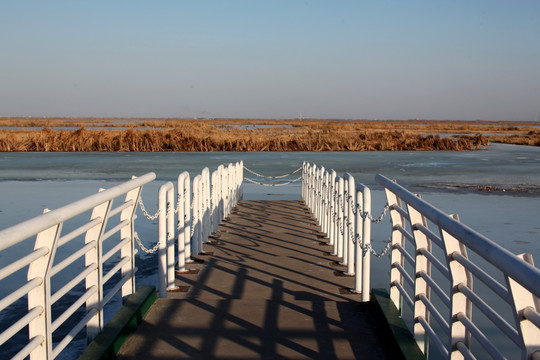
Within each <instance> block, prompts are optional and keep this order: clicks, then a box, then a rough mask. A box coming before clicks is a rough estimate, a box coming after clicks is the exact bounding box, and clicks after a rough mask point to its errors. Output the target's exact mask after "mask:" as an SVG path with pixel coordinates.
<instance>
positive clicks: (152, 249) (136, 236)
mask: <svg viewBox="0 0 540 360" xmlns="http://www.w3.org/2000/svg"><path fill="white" fill-rule="evenodd" d="M133 237H134V238H135V241H137V244H139V247H140V248H141V250H142V251H144V252H145V253H147V254H153V253H155V252H156V251H158V249H159V241H158V242H157V243H156V245H154V247H153V248H151V249H147V248H146V247H145V246H144V245H143V244H142V242H141V239H140V238H139V234H137V232H136V231H134V232H133Z"/></svg>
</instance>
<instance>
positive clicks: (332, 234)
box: [328, 169, 337, 255]
mask: <svg viewBox="0 0 540 360" xmlns="http://www.w3.org/2000/svg"><path fill="white" fill-rule="evenodd" d="M336 175H337V174H336V172H335V171H334V170H333V169H332V170H330V180H329V184H328V203H329V207H328V245H334V244H335V242H336V222H335V214H336ZM333 255H335V251H334V254H333Z"/></svg>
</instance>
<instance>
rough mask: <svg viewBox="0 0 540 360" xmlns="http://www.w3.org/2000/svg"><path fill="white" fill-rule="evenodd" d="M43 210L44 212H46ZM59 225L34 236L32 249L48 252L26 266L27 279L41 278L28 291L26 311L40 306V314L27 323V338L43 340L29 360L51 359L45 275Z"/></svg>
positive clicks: (48, 301) (49, 315) (49, 312)
mask: <svg viewBox="0 0 540 360" xmlns="http://www.w3.org/2000/svg"><path fill="white" fill-rule="evenodd" d="M48 211H49V210H48V209H45V210H44V213H46V212H48ZM60 227H61V226H60V225H59V224H57V225H55V226H52V227H50V228H49V229H47V230H43V231H42V232H40V233H39V234H38V235H37V237H36V242H35V244H34V250H37V249H39V248H42V247H44V248H46V249H48V250H49V251H48V253H47V254H45V255H43V256H42V257H40V258H38V259H36V260H34V261H33V262H32V263H31V264H30V265H29V267H28V274H27V278H28V280H32V279H35V278H38V279H41V280H42V282H41V284H40V285H39V286H38V287H36V288H35V289H33V290H31V291H30V292H29V293H28V311H31V310H33V309H35V308H41V314H40V315H39V316H38V317H37V318H35V319H33V320H32V321H30V323H29V324H28V332H29V338H30V339H32V338H34V337H36V336H43V338H44V341H43V342H42V343H41V344H40V346H38V347H37V348H35V349H34V350H33V351H32V352H31V353H30V359H31V360H41V359H52V358H53V357H52V326H51V303H50V298H51V281H50V278H49V276H47V272H48V269H49V268H50V266H51V264H50V263H51V259H53V258H54V254H53V252H54V248H55V246H54V243H55V242H56V240H57V237H58V235H57V234H58V231H59V229H60Z"/></svg>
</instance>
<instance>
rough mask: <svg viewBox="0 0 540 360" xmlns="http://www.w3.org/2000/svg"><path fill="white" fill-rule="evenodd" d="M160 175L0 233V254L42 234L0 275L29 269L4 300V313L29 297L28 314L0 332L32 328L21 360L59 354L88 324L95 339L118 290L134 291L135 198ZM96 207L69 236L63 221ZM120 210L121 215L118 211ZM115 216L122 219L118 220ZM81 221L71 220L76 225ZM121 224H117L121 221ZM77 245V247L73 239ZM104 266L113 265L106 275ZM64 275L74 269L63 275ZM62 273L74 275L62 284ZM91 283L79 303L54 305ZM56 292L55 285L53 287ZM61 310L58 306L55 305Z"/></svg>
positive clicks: (5, 335) (1, 337) (0, 306)
mask: <svg viewBox="0 0 540 360" xmlns="http://www.w3.org/2000/svg"><path fill="white" fill-rule="evenodd" d="M154 179H155V174H154V173H149V174H146V175H143V176H141V177H139V178H135V179H133V180H131V181H127V182H125V183H123V184H120V185H117V186H115V187H113V188H111V189H108V190H101V191H100V192H99V193H97V194H95V195H92V196H89V197H86V198H84V199H82V200H79V201H76V202H73V203H71V204H69V205H66V206H63V207H61V208H58V209H56V210H52V211H46V212H45V213H44V214H43V215H40V216H37V217H35V218H33V219H30V220H27V221H24V222H22V223H20V224H18V225H14V226H12V227H10V228H7V229H4V230H1V231H0V252H1V251H4V250H7V251H9V250H10V249H11V247H12V246H15V245H17V244H19V243H22V242H23V241H25V240H27V239H31V238H32V237H34V236H35V237H36V239H35V242H34V247H33V249H34V250H33V251H32V252H31V253H30V254H28V255H25V256H22V257H21V258H20V259H17V260H14V261H13V262H11V263H10V264H7V265H6V266H5V267H4V268H2V269H1V270H0V274H1V276H0V278H7V277H9V276H11V275H12V274H14V273H15V272H16V271H19V270H21V269H24V268H25V267H27V266H28V270H27V282H26V283H24V284H22V285H20V286H19V288H18V289H16V290H14V291H13V292H12V293H11V294H9V295H7V296H6V297H4V298H3V299H1V300H0V310H5V309H6V307H7V306H9V305H10V304H13V303H14V302H15V301H17V300H20V299H21V298H23V297H25V296H27V303H28V312H27V313H26V314H25V315H22V317H21V318H20V319H18V320H17V321H15V322H14V323H13V324H12V325H11V326H9V327H8V328H7V329H5V330H4V331H3V332H2V334H0V344H3V343H4V342H6V341H7V340H9V339H10V338H11V337H12V336H13V335H15V334H16V333H17V332H18V331H19V330H20V329H23V328H24V327H25V326H28V343H27V344H26V345H25V346H24V347H23V348H22V349H21V350H20V351H19V352H18V354H16V355H15V358H26V357H27V356H29V357H30V359H53V358H54V357H56V356H57V355H58V354H60V353H61V352H62V350H63V349H64V348H65V347H66V346H67V345H68V344H69V343H70V342H71V340H72V339H73V338H74V337H75V336H76V335H77V334H78V333H79V332H80V331H81V330H83V329H84V328H86V330H87V337H88V339H89V340H91V339H93V338H94V337H95V336H96V335H97V334H98V333H99V331H101V330H102V329H103V326H104V319H103V307H104V306H105V305H106V304H107V302H108V301H109V300H110V299H111V298H112V297H113V296H114V295H115V294H116V293H117V292H121V295H122V296H123V297H125V296H127V295H130V294H131V293H133V292H134V290H135V279H134V278H135V276H134V274H135V267H134V255H135V250H134V246H133V241H134V236H133V220H134V218H135V216H134V212H135V207H136V204H137V200H138V198H139V196H140V192H141V189H142V186H143V185H144V184H146V183H148V182H150V181H152V180H154ZM121 196H125V198H124V199H123V201H122V203H121V204H120V205H118V206H117V207H115V208H113V200H114V199H117V198H119V197H121ZM90 210H92V213H91V215H90V219H89V220H86V222H85V223H84V224H82V225H80V226H78V227H77V228H76V229H74V230H72V231H71V232H70V233H68V234H66V235H62V231H63V228H64V223H66V222H70V221H71V220H72V219H74V218H75V217H77V216H79V215H81V214H83V213H85V212H87V211H90ZM118 214H120V215H119V216H118ZM114 219H116V220H114ZM79 222H80V218H77V221H75V222H70V226H69V227H73V225H74V224H75V223H77V225H78V223H79ZM115 224H116V225H115ZM83 235H84V242H83V241H82V239H81V241H80V243H81V247H79V248H78V249H75V250H73V251H72V252H71V253H70V254H67V256H65V257H64V258H63V259H62V260H61V261H55V260H56V254H57V250H58V248H59V247H61V246H63V245H66V244H68V243H70V242H71V241H72V240H74V239H76V238H80V237H81V236H83ZM113 235H117V236H115V238H116V241H117V243H116V245H112V246H110V248H111V250H109V251H108V252H107V254H103V246H102V242H103V241H104V240H105V239H107V238H108V239H109V240H108V242H111V241H113ZM70 246H71V247H73V246H74V245H72V244H70ZM117 252H120V254H119V256H118V258H119V260H118V261H116V264H111V262H110V261H109V260H111V261H112V259H113V255H114V254H115V253H117ZM83 256H84V267H83V268H82V270H81V271H80V272H79V273H75V274H74V273H73V269H74V267H73V266H70V265H72V264H73V263H74V262H75V261H78V260H79V259H80V258H82V257H83ZM104 263H107V265H108V267H109V268H110V270H109V272H108V273H107V274H104V273H103V267H104ZM66 272H70V273H69V274H68V275H65V274H66ZM118 272H120V280H119V281H118V282H116V283H115V284H112V289H111V290H110V291H109V293H107V294H104V291H103V289H104V284H105V283H106V282H107V281H108V280H110V279H112V278H113V275H114V274H115V273H118ZM58 274H64V277H67V278H69V279H70V280H69V281H67V283H60V282H59V281H58V280H56V277H55V276H56V275H58ZM83 281H84V283H85V287H86V289H85V291H84V292H83V293H82V294H81V295H78V297H77V298H76V299H75V300H73V303H72V305H71V306H69V307H68V308H67V309H65V310H62V311H61V312H59V309H58V307H57V306H55V305H54V304H55V302H56V301H58V300H59V299H60V298H61V297H63V296H64V295H66V294H68V293H70V294H73V292H71V290H72V289H73V288H74V287H75V286H76V285H78V284H80V283H82V282H83ZM53 289H56V290H53ZM83 304H84V305H85V307H86V311H85V315H84V316H83V317H82V318H80V319H79V321H78V322H77V324H76V325H74V326H72V327H71V330H69V331H68V334H67V335H65V336H64V337H63V339H60V341H59V342H58V343H56V345H53V342H52V338H53V333H54V332H55V330H57V329H58V328H59V327H61V325H62V324H63V323H64V322H65V321H66V320H67V319H68V318H70V317H72V315H74V314H75V312H76V310H78V309H79V308H80V307H82V306H83ZM55 308H56V309H55Z"/></svg>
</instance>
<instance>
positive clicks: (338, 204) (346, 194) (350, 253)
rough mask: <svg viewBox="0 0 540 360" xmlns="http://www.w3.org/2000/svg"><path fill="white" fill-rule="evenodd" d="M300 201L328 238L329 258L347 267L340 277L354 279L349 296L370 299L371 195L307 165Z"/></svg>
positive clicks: (347, 178) (349, 178) (344, 179)
mask: <svg viewBox="0 0 540 360" xmlns="http://www.w3.org/2000/svg"><path fill="white" fill-rule="evenodd" d="M302 200H304V202H305V203H306V205H307V206H308V208H309V209H310V211H311V212H312V213H313V216H314V217H315V219H316V220H317V221H318V223H319V225H320V226H321V230H322V231H323V232H324V233H325V234H326V235H327V237H328V245H332V247H333V251H332V253H331V254H332V255H334V256H337V257H338V258H340V259H341V262H340V264H341V265H345V266H347V270H346V271H345V272H344V275H347V276H354V277H355V281H354V287H353V288H352V289H351V291H353V292H357V293H360V294H361V300H362V301H369V299H370V291H371V290H370V250H371V220H370V218H371V217H370V213H371V192H370V190H369V188H368V187H366V186H364V185H363V184H356V183H355V181H354V177H353V176H352V175H351V174H349V173H345V174H344V175H343V176H342V177H341V176H337V174H336V172H335V171H334V170H330V171H327V170H326V169H325V168H324V167H318V166H316V165H311V164H309V163H305V162H304V164H303V171H302Z"/></svg>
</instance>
